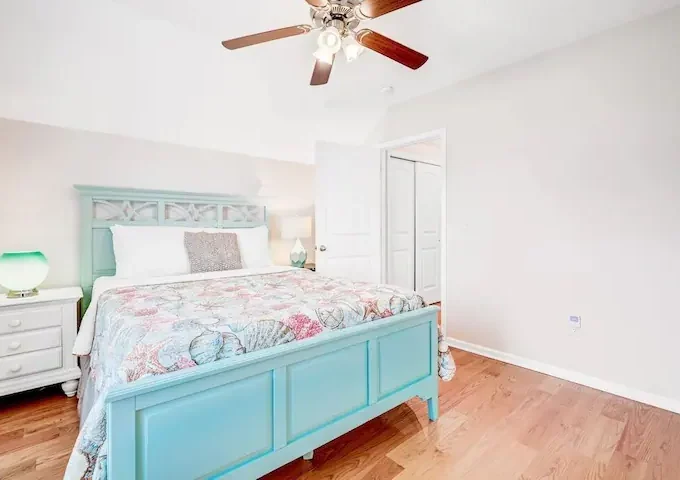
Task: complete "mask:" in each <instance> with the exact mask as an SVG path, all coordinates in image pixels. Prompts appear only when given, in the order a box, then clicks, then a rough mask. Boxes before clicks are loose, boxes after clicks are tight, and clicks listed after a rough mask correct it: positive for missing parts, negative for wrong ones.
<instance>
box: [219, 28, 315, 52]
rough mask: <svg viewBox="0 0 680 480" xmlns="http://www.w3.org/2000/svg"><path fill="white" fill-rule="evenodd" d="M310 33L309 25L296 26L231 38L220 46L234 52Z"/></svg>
mask: <svg viewBox="0 0 680 480" xmlns="http://www.w3.org/2000/svg"><path fill="white" fill-rule="evenodd" d="M311 31H312V26H311V25H296V26H294V27H286V28H279V29H278V30H271V31H269V32H262V33H256V34H255V35H247V36H245V37H239V38H232V39H231V40H225V41H224V42H222V45H224V48H227V49H229V50H236V49H238V48H243V47H250V46H251V45H257V44H259V43H265V42H271V41H272V40H279V39H280V38H287V37H295V36H296V35H304V34H305V33H309V32H311Z"/></svg>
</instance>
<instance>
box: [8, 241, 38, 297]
mask: <svg viewBox="0 0 680 480" xmlns="http://www.w3.org/2000/svg"><path fill="white" fill-rule="evenodd" d="M49 270H50V267H49V265H48V264H47V258H45V255H43V254H42V252H6V253H3V254H2V255H0V286H2V287H5V288H6V289H8V290H9V293H8V294H7V296H8V297H9V298H23V297H32V296H34V295H37V294H38V285H40V284H41V283H42V282H44V281H45V279H46V278H47V272H49Z"/></svg>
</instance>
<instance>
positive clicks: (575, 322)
mask: <svg viewBox="0 0 680 480" xmlns="http://www.w3.org/2000/svg"><path fill="white" fill-rule="evenodd" d="M569 325H571V328H573V329H574V330H576V329H577V328H581V317H579V316H577V315H571V316H569Z"/></svg>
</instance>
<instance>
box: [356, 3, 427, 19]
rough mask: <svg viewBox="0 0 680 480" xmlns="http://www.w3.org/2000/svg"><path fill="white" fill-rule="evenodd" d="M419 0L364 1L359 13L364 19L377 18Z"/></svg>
mask: <svg viewBox="0 0 680 480" xmlns="http://www.w3.org/2000/svg"><path fill="white" fill-rule="evenodd" d="M420 1H421V0H364V1H363V3H362V4H361V7H360V8H359V12H360V13H361V15H363V16H364V17H366V18H378V17H380V16H382V15H386V14H388V13H391V12H394V11H395V10H399V9H401V8H404V7H408V6H409V5H413V4H414V3H418V2H420Z"/></svg>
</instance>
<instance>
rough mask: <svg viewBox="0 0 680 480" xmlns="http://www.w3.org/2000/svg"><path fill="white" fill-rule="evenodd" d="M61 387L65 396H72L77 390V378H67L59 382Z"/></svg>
mask: <svg viewBox="0 0 680 480" xmlns="http://www.w3.org/2000/svg"><path fill="white" fill-rule="evenodd" d="M61 389H62V390H63V391H64V393H65V394H66V396H67V397H72V396H74V395H75V394H76V392H77V391H78V380H69V381H67V382H64V383H62V384H61Z"/></svg>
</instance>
